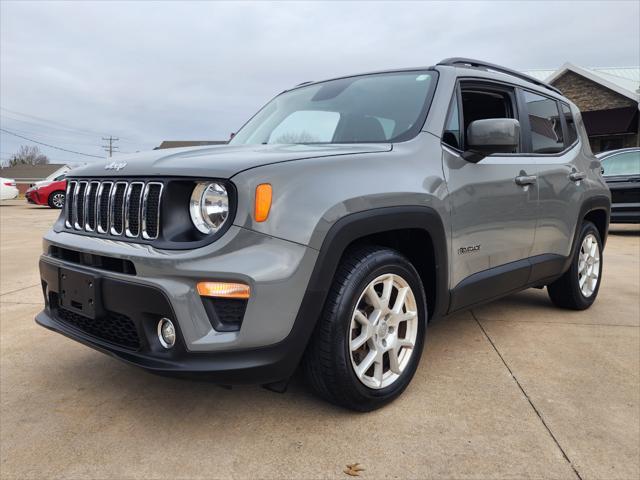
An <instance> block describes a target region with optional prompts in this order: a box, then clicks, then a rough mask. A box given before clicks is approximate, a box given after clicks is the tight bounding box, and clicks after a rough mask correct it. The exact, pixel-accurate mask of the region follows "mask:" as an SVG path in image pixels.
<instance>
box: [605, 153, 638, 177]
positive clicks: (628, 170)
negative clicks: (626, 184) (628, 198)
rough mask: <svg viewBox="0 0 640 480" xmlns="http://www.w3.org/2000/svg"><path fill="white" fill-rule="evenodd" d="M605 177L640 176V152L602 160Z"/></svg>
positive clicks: (617, 155) (619, 154)
mask: <svg viewBox="0 0 640 480" xmlns="http://www.w3.org/2000/svg"><path fill="white" fill-rule="evenodd" d="M602 168H603V169H604V175H606V176H608V175H640V151H635V152H625V153H617V154H615V155H611V156H610V157H607V158H605V159H604V160H602Z"/></svg>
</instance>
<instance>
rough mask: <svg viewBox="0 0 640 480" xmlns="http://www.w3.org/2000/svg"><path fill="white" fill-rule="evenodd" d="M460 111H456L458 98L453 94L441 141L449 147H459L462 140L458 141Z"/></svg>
mask: <svg viewBox="0 0 640 480" xmlns="http://www.w3.org/2000/svg"><path fill="white" fill-rule="evenodd" d="M460 140H461V139H460V113H459V112H458V98H457V96H456V95H454V97H453V100H452V102H451V108H450V109H449V119H448V120H447V126H446V128H445V130H444V134H443V135H442V141H443V142H444V143H446V144H447V145H449V146H450V147H453V148H457V149H460V148H461V147H462V142H461V141H460Z"/></svg>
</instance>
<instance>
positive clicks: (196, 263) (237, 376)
mask: <svg viewBox="0 0 640 480" xmlns="http://www.w3.org/2000/svg"><path fill="white" fill-rule="evenodd" d="M216 244H218V245H216ZM81 245H82V249H81V250H80V246H81ZM52 246H58V247H63V248H66V249H75V250H79V251H81V252H84V253H90V254H98V255H102V256H105V255H106V256H109V257H112V258H119V259H122V260H127V261H130V262H132V263H133V264H134V265H135V272H136V273H135V274H123V273H116V272H112V271H105V270H103V269H100V268H93V267H87V266H86V265H85V266H82V265H78V264H74V263H70V262H67V261H62V260H60V259H57V258H52V257H51V256H50V255H48V251H49V250H50V249H51V247H52ZM44 247H45V254H44V255H43V256H42V258H41V261H40V270H41V276H42V281H43V288H44V289H45V299H46V301H47V305H46V308H45V309H44V310H43V311H42V312H41V313H40V314H39V315H38V316H37V317H36V321H37V322H38V323H39V324H40V325H42V326H44V327H46V328H49V329H51V330H54V331H57V332H59V333H61V334H63V335H66V336H68V337H71V338H73V339H75V340H77V341H80V342H82V343H84V344H86V345H88V346H90V347H92V348H95V349H97V350H100V351H102V352H105V353H108V354H110V355H112V356H114V357H116V358H118V359H120V360H123V361H125V362H128V363H131V364H135V365H137V366H140V367H143V368H146V369H148V370H151V371H155V372H160V373H165V374H176V375H177V374H179V375H189V374H198V375H203V374H206V376H207V377H210V378H211V379H213V380H215V381H218V382H220V383H229V384H233V383H269V382H273V381H278V380H282V379H283V378H286V377H288V376H290V374H291V373H293V370H294V369H295V367H296V366H297V364H298V361H299V359H300V357H301V355H302V352H303V350H304V343H305V342H299V341H298V340H297V339H298V338H299V335H300V334H302V336H303V337H304V338H306V337H308V334H309V331H308V329H306V328H305V325H304V322H302V324H301V322H300V319H299V318H298V310H299V307H300V304H301V302H302V299H303V297H304V295H305V291H306V286H307V284H308V282H309V277H310V275H311V271H312V270H313V267H314V265H315V260H316V257H317V251H315V250H313V249H310V248H307V247H303V246H301V245H298V244H294V243H291V242H287V241H284V240H280V239H276V238H273V237H268V236H266V235H263V234H260V233H256V232H253V231H250V230H246V229H242V228H239V227H235V226H232V227H231V228H230V229H229V231H228V232H227V234H225V236H224V237H223V238H221V239H220V240H219V241H218V242H215V243H214V244H212V245H209V246H207V247H203V248H201V249H196V250H190V251H171V252H166V251H158V250H155V249H153V248H151V247H150V246H147V245H136V244H131V243H125V242H115V241H112V240H105V239H100V238H90V237H86V236H78V235H73V234H70V233H55V232H50V233H49V234H47V236H46V237H45V244H44ZM60 268H64V269H70V270H74V271H80V272H85V273H86V274H89V275H94V276H96V278H99V284H100V290H101V300H100V302H101V305H103V306H104V308H103V311H105V312H106V311H108V312H113V313H114V314H116V315H121V316H125V317H127V318H129V319H130V320H131V322H133V324H134V325H135V330H136V331H137V333H138V336H139V340H140V347H139V348H137V349H132V348H124V347H123V346H122V345H121V344H117V343H114V342H112V341H105V339H104V338H101V337H100V336H99V335H98V336H96V335H93V334H90V333H87V331H86V329H85V330H82V329H79V328H76V326H75V325H74V323H73V322H69V321H68V320H69V319H68V318H63V316H61V315H60V312H59V311H58V310H57V309H58V307H59V305H57V304H56V294H57V293H59V290H60V287H59V282H60V280H59V275H60V273H59V272H60ZM202 280H220V281H242V282H244V283H248V284H249V285H250V287H251V292H252V293H251V298H250V299H249V302H248V304H247V308H246V311H245V314H244V318H243V321H242V325H241V328H240V330H239V331H233V332H219V331H216V330H215V329H214V328H213V326H212V323H211V321H210V319H209V316H208V315H207V312H206V310H205V307H204V306H203V302H202V300H201V298H200V297H199V296H198V294H197V293H196V290H195V286H196V284H197V282H198V281H202ZM101 308H102V307H101ZM162 317H167V318H170V319H172V320H174V324H176V327H177V330H178V342H177V343H176V346H174V348H172V349H170V350H165V349H163V348H162V347H161V346H160V344H159V341H158V340H157V322H158V320H159V319H160V318H162ZM104 318H107V317H104ZM104 318H101V319H100V321H105V319H104ZM83 321H84V320H83ZM312 327H313V326H312V325H311V328H312ZM300 343H302V347H301V346H300Z"/></svg>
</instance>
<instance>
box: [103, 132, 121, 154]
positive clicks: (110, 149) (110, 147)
mask: <svg viewBox="0 0 640 480" xmlns="http://www.w3.org/2000/svg"><path fill="white" fill-rule="evenodd" d="M102 140H104V141H105V142H109V145H103V146H102V148H104V149H105V151H107V152H109V157H112V156H113V151H114V150H118V147H116V146H115V145H114V144H113V142H117V141H118V140H120V139H119V138H115V137H113V136H111V135H109V138H104V137H102Z"/></svg>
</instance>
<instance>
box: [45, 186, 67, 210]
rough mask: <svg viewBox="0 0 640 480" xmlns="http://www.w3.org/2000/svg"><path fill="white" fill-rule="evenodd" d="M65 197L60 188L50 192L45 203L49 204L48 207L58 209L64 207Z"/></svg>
mask: <svg viewBox="0 0 640 480" xmlns="http://www.w3.org/2000/svg"><path fill="white" fill-rule="evenodd" d="M65 197H66V193H65V192H63V191H62V190H58V191H55V192H51V195H49V200H48V202H47V203H48V204H49V207H51V208H55V209H58V210H59V209H61V208H62V207H64V200H65Z"/></svg>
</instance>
